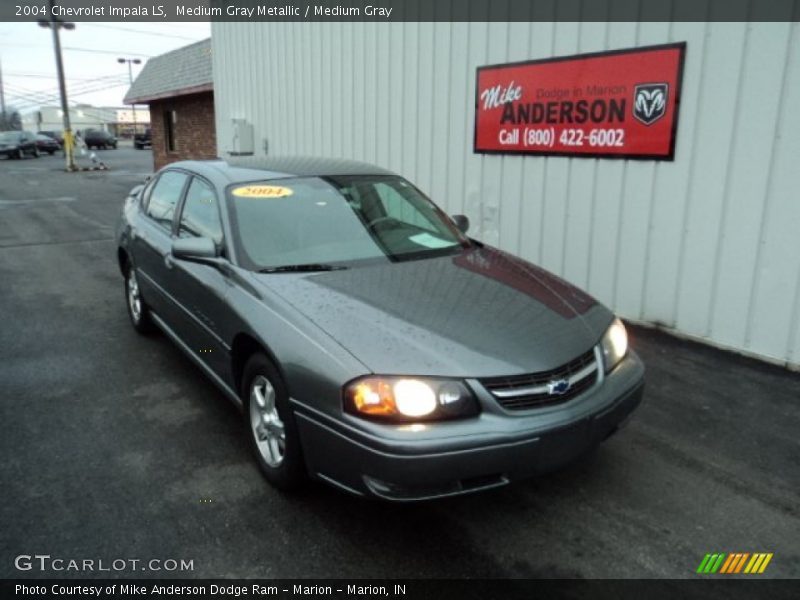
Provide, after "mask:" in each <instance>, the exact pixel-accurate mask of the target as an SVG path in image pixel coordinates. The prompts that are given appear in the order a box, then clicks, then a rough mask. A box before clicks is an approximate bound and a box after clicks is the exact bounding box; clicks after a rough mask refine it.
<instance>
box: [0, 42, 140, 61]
mask: <svg viewBox="0 0 800 600" xmlns="http://www.w3.org/2000/svg"><path fill="white" fill-rule="evenodd" d="M2 45H5V46H8V47H9V48H47V47H48V46H47V44H18V43H13V44H10V43H5V42H0V46H2ZM62 50H71V51H73V52H91V53H93V54H130V55H132V56H141V57H143V58H152V56H153V55H152V54H142V53H140V52H129V51H128V50H96V49H94V48H79V47H78V46H63V48H62Z"/></svg>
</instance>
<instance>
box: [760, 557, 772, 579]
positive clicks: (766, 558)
mask: <svg viewBox="0 0 800 600" xmlns="http://www.w3.org/2000/svg"><path fill="white" fill-rule="evenodd" d="M771 560H772V552H770V553H769V554H767V555H766V556H765V557H764V562H763V563H761V568H759V569H758V572H759V574H760V573H763V572H764V569H766V568H767V565H768V564H769V561H771Z"/></svg>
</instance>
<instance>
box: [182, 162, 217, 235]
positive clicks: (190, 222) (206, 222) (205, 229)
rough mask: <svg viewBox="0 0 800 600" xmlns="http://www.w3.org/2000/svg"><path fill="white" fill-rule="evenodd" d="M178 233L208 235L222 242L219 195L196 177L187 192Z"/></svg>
mask: <svg viewBox="0 0 800 600" xmlns="http://www.w3.org/2000/svg"><path fill="white" fill-rule="evenodd" d="M178 235H180V236H181V237H208V238H211V239H212V240H214V242H215V243H217V244H221V243H222V223H221V222H220V218H219V209H218V208H217V196H216V194H214V190H213V189H212V188H211V186H210V185H208V184H207V183H205V182H204V181H203V180H201V179H198V178H197V177H195V178H194V179H192V183H191V185H190V186H189V191H188V192H186V201H185V202H184V203H183V212H182V213H181V221H180V225H179V230H178Z"/></svg>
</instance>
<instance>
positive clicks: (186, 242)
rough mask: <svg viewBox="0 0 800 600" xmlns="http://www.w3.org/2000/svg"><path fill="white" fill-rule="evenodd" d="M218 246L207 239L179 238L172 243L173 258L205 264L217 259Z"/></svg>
mask: <svg viewBox="0 0 800 600" xmlns="http://www.w3.org/2000/svg"><path fill="white" fill-rule="evenodd" d="M217 255H218V252H217V245H216V244H215V243H214V240H212V239H211V238H207V237H190V238H178V239H176V240H173V242H172V256H174V257H175V258H182V259H184V260H194V261H198V262H204V261H205V260H207V259H212V258H217Z"/></svg>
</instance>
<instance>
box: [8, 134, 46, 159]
mask: <svg viewBox="0 0 800 600" xmlns="http://www.w3.org/2000/svg"><path fill="white" fill-rule="evenodd" d="M26 154H29V155H30V156H33V157H36V158H39V148H37V147H36V136H35V135H34V134H33V133H31V132H30V131H3V132H0V156H7V157H8V158H25V155H26Z"/></svg>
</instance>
